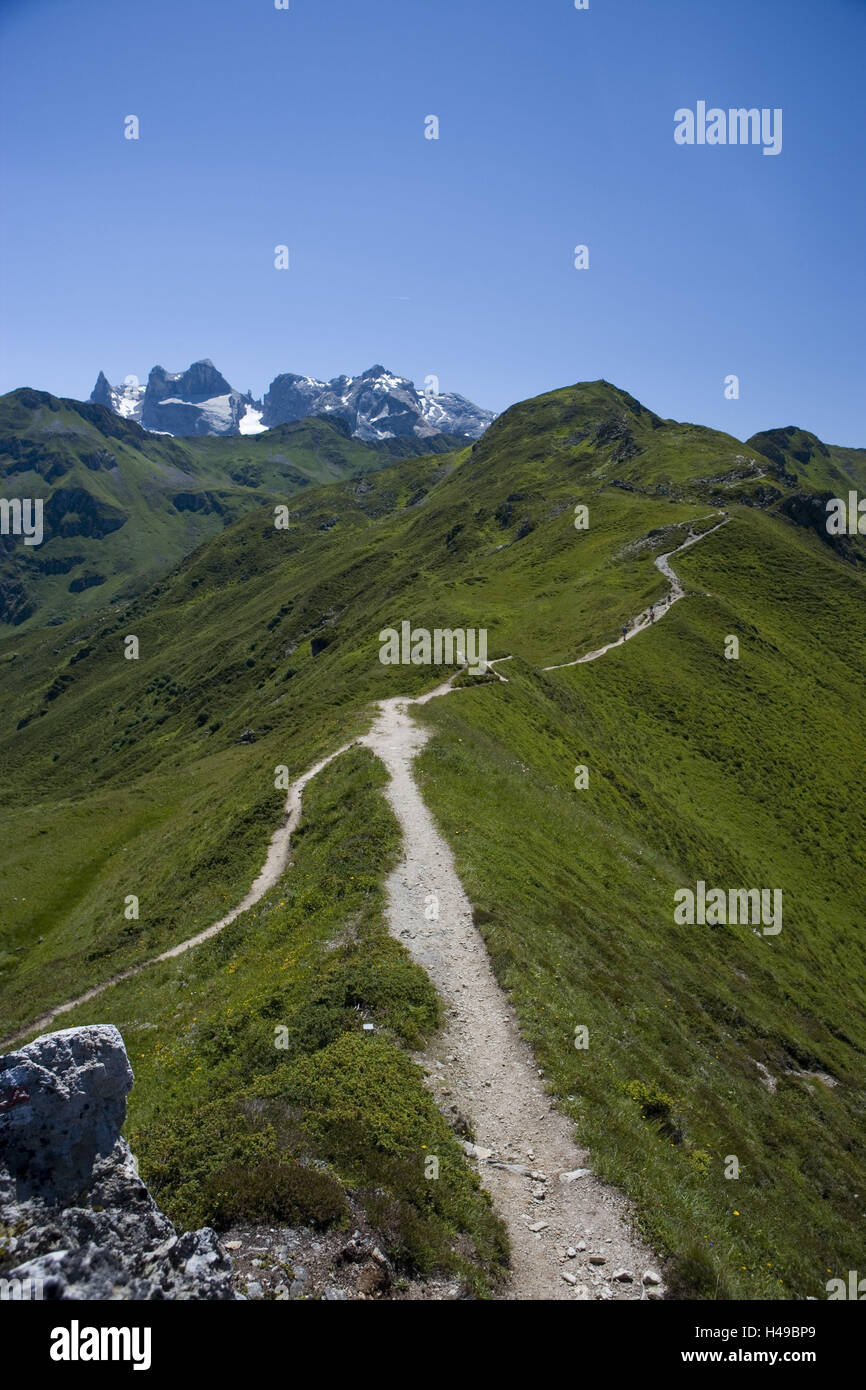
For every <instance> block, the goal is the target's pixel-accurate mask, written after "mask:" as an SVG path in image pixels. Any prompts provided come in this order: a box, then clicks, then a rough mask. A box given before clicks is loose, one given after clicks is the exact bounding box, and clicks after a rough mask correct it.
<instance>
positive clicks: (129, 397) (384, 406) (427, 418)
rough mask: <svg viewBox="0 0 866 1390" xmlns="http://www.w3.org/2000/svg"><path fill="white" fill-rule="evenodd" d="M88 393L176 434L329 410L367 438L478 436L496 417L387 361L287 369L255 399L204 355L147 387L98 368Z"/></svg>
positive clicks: (157, 373)
mask: <svg viewBox="0 0 866 1390" xmlns="http://www.w3.org/2000/svg"><path fill="white" fill-rule="evenodd" d="M90 399H91V400H92V401H97V402H98V403H99V404H100V405H104V406H106V407H107V408H108V409H109V410H112V411H114V413H115V414H116V415H120V416H122V417H123V418H124V419H128V420H135V421H137V423H138V424H140V425H142V426H143V427H144V428H145V429H148V430H152V431H155V432H159V433H161V434H174V435H192V434H215V435H231V434H243V435H249V434H260V433H262V432H263V431H264V430H268V429H273V428H274V427H275V426H276V425H282V424H288V423H292V422H294V421H296V420H304V419H306V418H307V417H308V416H311V415H325V416H335V417H337V418H339V419H341V420H345V421H346V422H347V423H348V425H349V426H350V428H351V431H352V434H353V435H355V436H356V437H357V438H359V439H363V440H366V441H367V442H376V441H378V440H382V439H393V438H395V437H397V436H404V435H415V436H417V437H418V438H420V439H426V438H429V437H431V436H433V435H437V434H456V435H464V436H468V437H469V438H471V439H477V438H478V437H479V436H480V435H481V434H483V433H484V431H485V430H486V428H487V426H488V425H489V424H490V423H491V421H492V420H493V419H494V418H495V416H494V414H493V412H492V411H489V410H482V409H480V408H479V407H478V406H476V405H473V404H472V402H471V401H468V400H467V399H466V398H465V396H460V395H457V394H454V393H444V394H443V393H439V392H435V391H433V390H432V389H428V390H425V391H419V390H418V389H417V388H416V386H415V383H414V382H413V381H410V380H409V378H408V377H402V376H397V375H396V373H394V372H391V371H388V370H387V369H386V368H385V367H383V366H382V365H381V363H376V365H375V366H373V367H369V368H368V369H367V371H365V372H362V373H361V374H360V376H355V377H350V376H337V377H333V378H332V380H331V381H319V380H317V379H316V378H315V377H311V376H300V375H297V374H295V373H293V372H285V373H282V374H281V375H280V376H277V377H275V378H274V380H273V381H272V382H271V384H270V387H269V388H268V390H267V392H266V393H265V397H264V400H262V401H256V400H254V399H253V397H252V395H251V393H249V392H247V393H246V395H242V394H241V393H240V392H239V391H236V390H234V388H233V387H232V386H231V385H230V384H229V382H228V381H227V380H226V378H225V377H224V376H222V374H221V373H220V372H219V371H217V369H216V367H215V366H214V364H213V362H211V360H210V359H209V358H202V359H201V360H200V361H198V362H193V364H192V365H191V366H190V367H188V368H187V370H186V371H185V372H167V371H166V370H165V368H164V367H160V366H156V367H154V368H153V369H152V370H151V372H150V375H149V377H148V380H147V385H146V386H142V385H141V384H140V383H139V381H138V378H137V377H134V376H128V377H126V378H125V380H124V382H123V384H122V385H119V386H112V385H111V383H110V382H109V380H108V378H107V377H106V375H105V373H104V372H100V373H99V377H98V378H97V382H96V385H95V386H94V388H93V391H92V393H91V396H90Z"/></svg>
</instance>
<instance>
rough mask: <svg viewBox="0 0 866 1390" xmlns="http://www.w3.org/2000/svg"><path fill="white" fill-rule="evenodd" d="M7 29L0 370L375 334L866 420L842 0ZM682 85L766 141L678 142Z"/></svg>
mask: <svg viewBox="0 0 866 1390" xmlns="http://www.w3.org/2000/svg"><path fill="white" fill-rule="evenodd" d="M0 42H2V51H3V56H2V72H0V119H2V143H3V148H4V153H3V165H2V179H3V184H4V198H3V203H4V208H3V212H2V215H0V216H2V221H0V239H2V248H0V250H2V267H3V269H2V277H3V278H2V301H3V302H2V308H3V319H2V322H3V328H2V348H3V357H2V366H0V389H2V390H8V389H11V388H12V387H15V386H20V385H25V384H26V385H33V386H38V387H41V388H44V389H47V390H50V391H53V392H55V393H57V394H61V395H71V396H78V397H87V396H88V395H89V393H90V390H91V388H92V386H93V383H94V381H95V378H96V375H97V372H98V371H99V370H100V368H104V369H105V371H106V372H107V374H108V376H109V378H110V379H111V380H113V381H119V380H121V379H122V378H123V377H124V376H125V375H127V374H128V373H130V372H132V373H135V374H136V375H138V376H139V377H141V378H142V379H143V378H144V377H145V375H146V373H147V371H148V370H149V369H150V367H152V366H153V365H154V363H156V362H159V363H161V364H162V365H163V366H164V367H166V368H168V369H169V370H175V371H179V370H181V369H183V368H185V367H186V366H187V365H188V364H189V363H190V362H191V361H192V360H194V359H195V358H199V357H211V358H212V359H213V360H214V362H215V363H216V365H217V366H218V367H219V368H220V370H221V371H222V372H223V373H224V374H225V375H226V376H227V377H228V379H229V380H230V381H231V382H232V384H233V385H234V386H236V387H238V388H239V389H240V390H246V389H247V388H248V387H251V388H252V389H253V391H254V393H255V394H256V395H260V394H261V393H262V392H263V391H264V390H265V389H266V387H267V385H268V383H269V381H270V380H271V378H272V377H273V376H275V375H276V374H277V373H278V372H284V371H297V372H304V373H310V374H312V375H315V376H321V377H331V376H333V375H335V374H337V373H339V372H347V373H355V372H359V371H361V370H363V369H364V368H366V367H368V366H370V365H372V364H373V363H375V362H382V363H384V364H385V365H386V366H388V367H390V368H392V369H393V370H395V371H397V372H401V373H404V374H405V375H407V376H412V377H414V378H415V380H416V381H417V382H419V383H420V382H423V380H424V378H425V377H426V376H427V375H428V374H431V373H433V374H436V375H437V376H438V377H439V380H440V387H441V389H442V390H443V391H447V390H457V391H460V392H462V393H463V394H464V395H467V396H469V397H470V398H472V399H473V400H475V401H477V402H478V403H479V404H480V405H485V406H489V407H491V408H494V409H502V408H504V407H505V406H507V405H509V404H511V403H512V402H513V401H516V400H521V399H524V398H526V397H529V396H533V395H536V394H538V393H540V392H542V391H546V390H550V389H552V388H553V387H556V386H562V385H566V384H568V383H570V382H574V381H579V380H584V379H589V378H596V377H606V378H608V379H609V380H611V381H613V382H615V383H617V385H620V386H623V387H625V388H626V389H627V390H629V391H631V392H632V394H633V395H635V396H637V397H639V398H640V399H641V400H642V401H644V402H645V403H646V404H647V405H649V406H650V407H652V408H653V409H654V410H657V411H658V412H660V413H661V414H663V415H665V416H672V417H675V418H678V419H691V420H697V421H699V422H701V423H704V424H708V425H712V426H715V427H717V428H723V429H728V430H730V431H731V432H732V433H733V434H736V435H738V436H739V437H741V438H744V437H746V436H748V435H749V434H750V433H751V432H753V431H754V430H757V429H761V428H769V427H772V426H777V425H785V424H793V423H796V424H800V425H802V426H803V427H805V428H809V429H812V430H814V431H815V432H816V433H818V434H819V435H821V436H822V437H823V438H825V439H827V440H828V441H829V442H831V443H840V444H859V445H866V419H864V414H866V412H864V401H866V390H864V366H866V351H864V339H866V328H864V323H866V315H864V299H866V296H864V280H866V274H864V257H866V219H864V168H866V158H864V153H866V151H864V145H866V122H864V105H866V102H864V94H863V91H864V89H863V79H862V73H863V70H864V59H866V0H727V2H726V3H725V4H721V3H718V2H717V0H590V9H589V10H588V11H585V12H584V11H577V10H575V9H574V6H573V2H572V0H291V8H290V9H289V10H288V11H278V10H276V9H274V7H273V0H146V3H140V4H134V3H132V0H75V3H74V4H73V3H68V0H0ZM699 100H706V101H707V102H708V103H709V105H711V106H712V105H718V106H720V107H722V108H725V109H727V108H729V107H731V106H734V107H739V106H746V107H751V106H757V107H770V108H775V107H781V108H782V109H783V111H784V124H783V149H782V153H781V154H780V155H779V156H778V157H769V156H764V155H763V154H762V152H761V149H760V148H753V147H747V148H742V147H719V148H711V147H707V146H704V147H698V146H694V147H690V148H689V147H679V146H677V145H676V144H675V143H674V139H673V131H674V112H675V110H676V109H677V108H679V107H685V106H690V107H692V108H694V107H695V105H696V103H697V102H698V101H699ZM130 114H134V115H137V116H138V117H139V118H140V122H141V138H140V140H138V141H128V140H125V139H124V138H123V120H124V117H125V116H127V115H130ZM430 114H435V115H437V116H438V117H439V119H440V122H441V131H440V139H439V140H438V141H428V140H425V139H424V118H425V116H427V115H430ZM278 243H286V244H288V246H289V247H290V249H291V259H292V266H291V269H290V270H289V271H287V272H279V271H277V270H275V269H274V268H273V259H274V255H273V248H274V246H275V245H277V244H278ZM577 243H586V244H588V246H589V248H590V268H589V270H588V271H576V270H575V269H574V268H573V248H574V246H575V245H576V244H577ZM729 373H736V374H737V375H738V376H739V378H740V383H741V387H740V389H741V396H740V399H739V401H726V400H725V399H724V394H723V382H724V378H725V376H726V375H727V374H729Z"/></svg>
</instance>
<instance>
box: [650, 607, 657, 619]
mask: <svg viewBox="0 0 866 1390" xmlns="http://www.w3.org/2000/svg"><path fill="white" fill-rule="evenodd" d="M655 620H656V610H655V608H654V607H653V606H651V607H650V622H651V623H654V622H655Z"/></svg>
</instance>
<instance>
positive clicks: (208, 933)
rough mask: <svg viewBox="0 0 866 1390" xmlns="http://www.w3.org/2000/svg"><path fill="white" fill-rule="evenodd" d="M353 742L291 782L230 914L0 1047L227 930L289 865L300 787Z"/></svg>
mask: <svg viewBox="0 0 866 1390" xmlns="http://www.w3.org/2000/svg"><path fill="white" fill-rule="evenodd" d="M356 741H357V740H355V739H353V740H352V742H351V743H344V744H343V746H342V748H338V749H337V750H336V752H335V753H329V754H328V756H327V757H326V758H322V759H321V760H320V761H319V762H317V763H316V764H315V765H314V766H313V767H311V768H309V769H308V770H307V771H306V772H305V773H303V774H302V776H300V777H299V778H298V779H297V781H296V782H293V783H292V785H291V786H290V788H289V791H288V795H287V796H286V803H285V808H284V820H283V822H282V824H281V825H280V826H278V827H277V829H276V830H275V831H274V833H273V835H272V836H271V842H270V845H269V846H268V853H267V856H266V858H265V862H264V864H263V865H262V867H261V870H260V872H259V875H258V877H257V878H256V879H255V881H254V883H253V885H252V887H251V888H250V891H249V892H248V893H247V895H246V897H245V898H242V899H241V901H240V902H239V903H238V905H237V907H233V908H232V910H231V912H229V913H227V914H226V916H225V917H221V918H220V919H219V921H218V922H214V923H213V924H212V925H211V926H209V927H205V929H204V930H203V931H200V932H196V934H195V936H189V937H187V939H186V941H181V942H180V943H179V944H178V945H177V946H172V947H170V948H169V950H167V951H162V952H160V954H159V955H158V956H151V957H150V959H149V960H143V961H139V963H138V964H137V965H130V966H127V968H126V969H125V970H119V971H118V972H117V973H116V974H115V975H110V976H109V977H108V979H107V980H103V981H102V982H101V984H98V985H94V986H93V988H92V989H88V990H85V992H84V994H79V995H78V997H77V999H68V1000H67V1001H66V1003H65V1004H58V1005H57V1006H56V1007H55V1008H53V1009H49V1010H48V1011H47V1012H46V1013H44V1014H40V1015H39V1017H38V1018H37V1019H34V1021H33V1022H32V1023H29V1024H28V1025H27V1027H26V1028H22V1029H21V1030H20V1032H18V1033H13V1034H12V1035H11V1036H10V1037H8V1038H4V1039H2V1040H0V1048H8V1047H11V1046H12V1045H13V1044H14V1043H19V1042H23V1040H24V1039H25V1038H27V1037H29V1035H30V1034H31V1033H32V1032H33V1031H34V1030H35V1029H38V1030H39V1032H40V1033H42V1032H44V1031H45V1029H46V1028H47V1027H49V1025H50V1024H52V1023H53V1022H54V1020H55V1019H56V1018H59V1017H60V1015H61V1014H67V1013H69V1012H70V1010H71V1009H77V1008H78V1006H79V1004H88V1003H89V1002H90V1000H91V999H96V998H98V996H99V995H100V994H102V993H103V992H104V991H105V990H107V989H111V987H112V986H113V985H119V984H122V982H123V981H124V980H131V979H132V978H133V976H135V975H139V974H140V973H141V971H142V970H147V969H148V968H149V967H150V966H151V965H156V964H157V963H158V962H159V961H161V960H172V959H173V957H175V956H182V955H183V953H184V951H190V950H192V948H193V946H199V945H201V943H202V942H203V941H207V940H209V938H210V937H212V936H216V935H217V933H218V932H221V931H222V930H223V928H224V927H227V926H228V925H229V923H230V922H233V921H234V920H235V918H236V917H240V915H241V913H242V912H246V911H247V909H248V908H250V907H253V906H254V905H255V904H256V903H257V902H258V901H259V900H260V899H261V898H263V897H264V895H265V893H267V891H268V889H269V888H272V887H273V886H274V884H275V883H277V882H278V880H279V879H280V877H281V876H282V874H283V873H284V871H285V868H286V865H287V864H288V862H289V856H290V854H291V847H292V835H293V833H294V831H295V829H296V827H297V824H298V821H299V820H300V818H301V803H302V800H303V795H304V787H305V786H306V785H307V783H308V782H309V781H311V779H312V778H313V777H315V776H316V775H317V773H319V772H321V771H322V768H325V767H327V766H328V763H332V762H333V761H334V759H335V758H339V757H340V756H341V754H343V753H345V752H346V750H347V749H349V748H351V747H352V746H353V744H354V743H355V742H356Z"/></svg>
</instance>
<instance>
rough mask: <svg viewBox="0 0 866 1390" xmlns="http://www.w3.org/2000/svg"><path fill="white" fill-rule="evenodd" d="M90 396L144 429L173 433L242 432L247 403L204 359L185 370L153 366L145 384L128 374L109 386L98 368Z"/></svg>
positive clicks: (250, 403)
mask: <svg viewBox="0 0 866 1390" xmlns="http://www.w3.org/2000/svg"><path fill="white" fill-rule="evenodd" d="M90 399H91V401H95V402H96V404H97V405H104V406H106V407H107V408H108V409H109V410H112V411H113V412H114V414H115V415H120V416H122V417H123V418H124V419H125V420H135V421H136V423H137V424H139V425H141V426H143V428H144V429H146V430H152V431H153V432H154V433H156V434H173V435H195V434H217V435H225V434H243V433H246V432H247V431H245V430H242V429H241V427H240V426H241V421H242V420H243V419H245V417H246V416H247V414H248V407H250V406H251V405H252V397H251V396H250V395H249V394H247V395H246V396H244V395H241V393H240V391H236V390H235V389H234V387H232V386H230V385H229V383H228V382H227V381H226V379H225V377H224V376H223V375H222V373H221V372H218V371H217V369H216V367H215V366H214V364H213V362H211V360H210V358H207V357H206V358H202V360H201V361H200V362H193V364H192V366H190V367H188V368H187V369H186V371H185V372H167V371H166V370H165V368H164V367H159V366H157V367H153V368H152V369H151V372H150V375H149V377H148V379H147V385H146V386H141V385H140V384H139V382H138V379H137V378H136V377H134V376H129V377H127V378H126V379H125V381H124V383H123V385H122V386H112V385H111V383H110V382H109V380H108V378H107V377H106V375H105V373H104V372H100V373H99V376H98V377H97V379H96V385H95V386H94V388H93V390H92V391H91V393H90Z"/></svg>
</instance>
